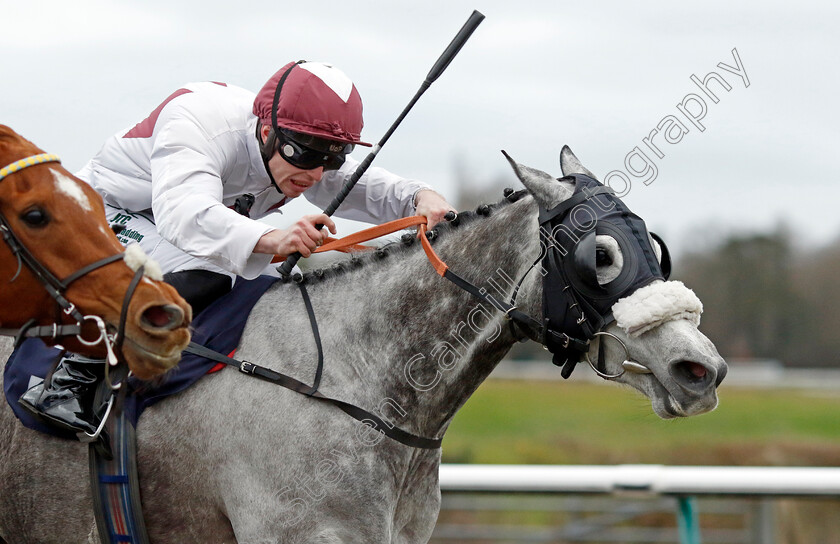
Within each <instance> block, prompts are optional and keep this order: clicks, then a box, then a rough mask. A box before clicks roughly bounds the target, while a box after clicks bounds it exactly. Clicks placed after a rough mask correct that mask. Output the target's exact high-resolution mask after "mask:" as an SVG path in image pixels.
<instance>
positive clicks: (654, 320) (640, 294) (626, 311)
mask: <svg viewBox="0 0 840 544" xmlns="http://www.w3.org/2000/svg"><path fill="white" fill-rule="evenodd" d="M612 311H613V316H614V317H615V321H616V323H617V324H618V326H619V327H621V328H622V329H624V331H625V332H626V333H627V334H629V335H630V336H631V337H635V336H639V335H640V334H642V333H644V332H647V331H649V330H651V329H653V328H655V327H657V326H659V325H661V324H662V323H665V322H666V321H672V320H674V319H687V320H689V321H691V322H692V323H694V325H695V326H696V325H699V324H700V314H702V313H703V303H702V302H700V299H699V298H697V295H695V294H694V291H692V290H691V289H689V288H688V287H686V286H685V285H683V283H682V282H681V281H666V282H661V281H660V282H654V283H651V284H650V285H647V286H645V287H642V288H641V289H637V290H636V291H635V292H634V293H633V294H632V295H630V296H628V297H624V298H622V299H620V300H619V301H618V302H616V303H615V304H614V305H613V308H612Z"/></svg>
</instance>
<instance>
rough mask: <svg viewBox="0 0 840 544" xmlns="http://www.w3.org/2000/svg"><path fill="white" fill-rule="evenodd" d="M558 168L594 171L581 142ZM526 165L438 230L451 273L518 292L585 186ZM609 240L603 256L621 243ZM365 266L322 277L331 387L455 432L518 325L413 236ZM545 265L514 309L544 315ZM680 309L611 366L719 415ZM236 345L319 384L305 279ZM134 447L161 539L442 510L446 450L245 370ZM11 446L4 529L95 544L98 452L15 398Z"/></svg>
mask: <svg viewBox="0 0 840 544" xmlns="http://www.w3.org/2000/svg"><path fill="white" fill-rule="evenodd" d="M561 167H562V169H563V171H564V172H565V173H567V174H568V173H571V172H584V173H585V169H583V167H582V166H581V165H580V163H579V162H578V161H577V159H576V158H575V157H574V155H572V154H571V152H570V151H569V150H568V148H564V151H563V153H562V154H561ZM516 171H517V174H518V175H519V176H520V179H521V181H522V183H523V184H524V185H525V187H526V189H527V190H528V193H529V194H528V195H526V196H525V197H523V198H521V199H519V200H517V201H515V202H507V201H503V202H502V203H500V204H499V205H497V206H492V207H490V209H489V211H490V213H489V214H474V215H472V214H466V215H467V217H464V218H463V219H462V221H461V224H460V225H459V226H457V227H456V226H453V225H444V226H442V227H440V228H439V229H438V231H439V237H438V239H437V241H436V242H435V248H436V251H437V252H438V253H439V254H440V256H441V257H442V258H443V260H444V261H446V263H447V264H448V265H449V267H450V268H451V269H453V270H455V271H457V272H458V273H460V274H461V275H463V276H466V277H467V278H469V279H470V280H471V281H473V282H474V283H476V284H478V285H488V284H493V285H497V286H499V287H500V288H502V289H503V290H505V291H506V292H505V295H506V296H510V294H511V293H512V290H513V287H512V285H511V284H510V283H509V282H508V281H507V280H504V281H503V278H502V276H504V278H520V277H522V276H523V275H526V272H527V271H528V270H529V267H530V266H531V263H533V262H534V260H535V259H536V258H537V256H538V255H539V254H540V246H539V243H538V236H537V221H536V214H537V202H541V203H542V204H543V205H545V206H547V207H551V206H553V205H555V204H557V203H559V202H561V201H563V200H565V199H566V198H568V197H569V195H571V193H572V191H573V189H574V187H573V184H572V183H570V182H569V181H568V180H555V179H553V178H552V177H551V176H549V175H548V174H545V173H543V172H540V171H537V170H534V169H531V168H528V167H525V166H523V165H516ZM600 238H601V237H600V236H599V241H598V245H599V247H601V246H603V247H602V248H601V249H602V250H604V251H614V250H615V248H612V249H611V248H610V247H609V244H607V243H606V242H608V241H604V240H600ZM612 257H613V259H612V262H611V263H610V264H604V265H602V266H600V267H599V268H598V270H597V272H598V277H599V281H607V280H605V278H609V277H610V276H611V275H614V274H615V272H616V271H615V270H614V269H615V267H616V266H620V262H621V258H620V255H612ZM359 264H360V265H359V266H353V265H345V266H342V267H334V268H332V269H330V270H328V271H326V272H325V273H322V274H317V275H316V274H313V275H311V276H310V277H309V279H308V283H307V286H308V290H309V294H310V296H311V298H312V303H313V306H314V311H315V314H316V315H317V318H318V323H319V327H320V331H321V337H322V341H323V349H324V354H325V360H326V363H325V366H324V374H323V379H322V382H321V387H320V390H321V391H322V392H324V394H327V395H329V396H332V397H335V398H339V399H341V400H344V401H347V402H349V403H352V404H355V405H356V406H359V407H363V408H365V409H367V410H369V411H371V412H374V413H376V414H379V415H380V416H381V417H382V418H383V419H384V420H386V421H388V422H390V423H392V424H394V425H396V426H397V427H399V428H402V429H403V430H405V431H407V432H411V433H414V434H416V435H420V436H424V437H440V436H443V433H444V432H445V431H446V429H447V427H448V426H449V424H450V422H451V421H452V418H453V416H454V415H455V413H456V412H457V411H458V409H459V408H460V407H461V406H463V404H464V403H465V402H466V401H467V399H468V398H469V397H470V395H471V394H472V393H473V392H474V391H475V390H476V388H478V386H479V385H480V384H481V383H482V382H483V381H484V379H485V378H486V377H487V376H488V375H489V374H490V372H491V371H492V370H493V368H494V367H495V366H496V364H497V363H498V362H499V361H500V360H501V358H502V357H503V356H504V355H505V353H507V351H508V350H509V349H510V347H511V346H512V345H513V344H514V343H515V341H516V338H515V336H514V332H513V330H512V328H511V327H509V325H508V323H509V322H508V321H507V320H506V319H505V317H504V316H503V315H502V314H501V313H499V312H497V311H495V310H494V309H492V308H490V307H488V306H487V305H486V304H480V303H479V301H478V300H477V299H474V298H473V297H472V296H471V295H469V294H467V293H466V292H464V291H462V290H461V289H459V288H457V287H456V286H454V285H452V284H450V283H449V282H447V281H446V280H444V279H441V278H440V277H439V276H437V275H436V274H435V273H434V271H433V270H432V267H431V266H430V264H429V262H428V260H427V259H426V257H425V255H424V253H423V252H422V251H421V250H420V249H419V248H418V244H416V243H413V244H408V243H406V244H402V243H396V244H393V245H391V246H389V247H388V248H387V249H384V250H381V251H380V252H379V254H378V255H376V256H369V257H361V258H360V262H359ZM536 270H538V269H533V270H532V271H531V272H530V273H528V274H527V275H526V276H525V279H524V281H523V283H522V287H521V289H520V290H519V292H518V294H517V299H516V304H517V306H518V308H519V309H520V310H521V311H523V312H526V313H528V314H529V315H531V316H534V317H535V318H537V319H540V317H541V313H542V305H541V296H542V279H541V275H540V274H539V273H538V272H536ZM613 277H614V276H613ZM659 283H660V284H662V285H667V284H671V283H675V282H665V283H664V284H663V283H662V282H659ZM646 288H647V287H646ZM646 288H643V289H646ZM639 291H641V289H640V290H639ZM686 291H687V290H686ZM633 296H635V293H634V295H633ZM499 298H503V297H502V296H500V297H499ZM630 298H632V297H630ZM625 300H626V299H625ZM621 302H622V301H619V303H621ZM697 303H698V304H699V301H697ZM616 306H618V304H616ZM683 310H685V311H684V312H683V314H673V315H670V317H669V318H667V319H659V321H657V320H656V318H655V317H649V318H645V319H644V320H643V321H645V322H646V323H648V325H649V326H648V327H647V328H646V329H645V330H644V331H643V332H639V330H638V329H636V330H635V331H634V330H632V329H631V328H630V326H628V327H627V328H626V330H625V328H623V327H622V326H620V325H619V324H617V323H613V324H611V325H610V326H609V328H608V329H607V332H610V333H611V334H614V335H615V338H618V339H619V340H621V341H622V342H623V343H624V344H626V346H627V349H628V351H629V353H630V354H631V355H632V358H633V359H634V360H635V361H638V362H640V363H642V365H643V366H641V365H639V366H641V368H640V369H636V371H631V372H622V371H621V369H622V363H623V361H624V359H625V358H626V357H625V354H624V353H623V352H622V351H621V350H620V349H611V350H607V357H606V361H605V363H606V368H604V369H602V371H603V372H604V374H605V375H613V376H615V378H614V379H615V381H617V382H620V383H624V384H627V385H629V386H631V387H633V388H635V389H637V390H639V391H641V392H642V393H644V394H645V395H646V396H648V397H649V398H650V400H651V403H652V407H653V409H654V411H655V412H656V413H657V414H658V415H659V416H660V417H663V418H671V417H677V416H690V415H696V414H700V413H703V412H707V411H709V410H712V409H714V408H715V406H716V405H717V395H716V387H717V385H718V384H719V382H720V380H721V379H722V378H723V375H724V374H725V373H726V365H725V363H724V361H723V360H722V359H721V357H720V356H719V355H718V353H717V351H716V349H715V347H714V346H713V345H712V343H711V342H710V341H709V340H708V339H707V338H706V337H705V336H704V335H703V334H701V333H700V332H699V331H698V329H697V322H698V320H699V319H697V318H696V316H697V315H699V313H698V311H696V309H691V308H683ZM625 313H628V312H625ZM629 313H630V314H632V313H633V312H632V311H631V312H629ZM636 317H638V316H636ZM660 317H661V316H660ZM624 319H625V320H629V321H632V320H633V319H634V317H633V316H632V315H631V316H630V317H625V318H624ZM629 321H628V322H629ZM637 321H638V319H637ZM619 322H621V320H620V319H619ZM593 342H594V343H597V339H596V340H595V341H593ZM593 349H594V348H593ZM7 352H8V350H3V353H2V354H0V355H5V354H7ZM237 356H238V357H240V358H242V359H246V360H249V361H253V362H258V363H259V364H261V365H263V366H267V367H269V368H273V369H275V370H278V371H281V372H284V373H286V374H289V375H291V376H293V377H295V378H297V379H299V380H301V381H303V382H307V383H310V382H311V381H312V379H313V375H314V372H315V366H316V358H317V351H316V346H315V342H314V340H313V336H312V332H311V329H310V324H309V321H308V319H307V314H306V311H305V309H304V304H303V302H302V300H301V295H300V292H299V291H298V289H297V288H296V286H294V284H278V285H275V286H274V287H272V288H271V289H270V290H269V292H268V293H267V294H266V295H264V296H263V298H262V299H261V300H260V302H259V303H258V304H257V306H256V307H255V309H254V310H253V312H252V314H251V316H250V318H249V321H248V325H247V327H246V330H245V333H244V336H243V338H242V341H241V344H240V346H239V349H238V351H237ZM534 417H539V415H538V414H534ZM137 440H138V450H139V453H138V463H139V470H140V479H141V488H142V497H143V507H144V512H145V518H146V524H147V527H148V532H149V536H150V539H151V541H152V542H154V543H161V544H163V543H173V544H174V543H178V544H181V543H185V542H196V543H203V544H211V543H214V544H216V543H217V544H222V543H226V544H227V543H239V544H268V543H281V542H282V543H286V544H303V543H312V544H315V543H319V544H327V543H348V542H352V543H360V544H361V543H365V544H370V543H392V544H407V543H417V542H426V541H428V539H429V538H430V535H431V533H432V530H433V528H434V526H435V521H436V519H437V515H438V510H439V503H440V491H439V485H438V468H439V465H440V459H441V451H440V450H439V449H418V448H412V447H408V446H405V445H403V444H400V443H398V442H396V441H394V440H392V439H391V438H389V437H386V436H383V435H382V434H380V433H379V432H376V431H375V430H374V429H373V428H372V427H371V426H369V425H365V424H363V423H360V422H359V421H357V420H355V419H353V418H351V417H349V416H347V415H346V414H344V413H343V412H341V411H340V410H338V409H336V408H335V407H333V406H331V405H328V404H324V403H321V402H318V401H316V400H313V399H310V398H307V397H305V396H303V395H300V394H297V393H294V392H292V391H289V390H286V389H283V388H281V387H277V386H275V385H273V384H270V383H266V382H263V381H259V380H256V379H253V378H252V377H248V376H245V375H242V374H241V373H239V372H236V371H234V370H225V371H223V372H218V373H215V374H212V375H210V376H206V377H205V378H203V379H202V380H200V381H199V382H198V383H197V384H196V385H195V386H194V387H192V388H191V389H189V390H187V391H185V392H183V393H181V394H179V395H177V396H175V397H172V398H170V399H167V400H166V401H164V402H161V403H159V404H157V405H155V406H153V407H151V408H149V409H148V410H147V411H146V412H145V413H144V415H143V417H142V418H141V420H140V422H139V425H138V431H137ZM0 455H2V459H3V460H4V461H3V463H2V466H0V482H2V487H0V535H2V538H3V539H5V540H6V541H7V542H9V544H12V543H33V544H34V543H41V544H43V543H51V542H55V543H62V544H67V543H81V542H87V543H94V542H98V537H97V536H96V534H97V533H96V529H95V526H94V520H93V514H92V510H91V502H92V501H91V496H90V491H89V489H88V473H87V449H86V447H85V446H82V445H81V444H78V443H73V442H70V441H63V440H58V439H52V438H50V437H47V436H43V435H41V434H38V433H36V432H33V431H30V430H28V429H25V428H23V427H22V426H21V425H20V424H19V423H18V422H17V420H15V418H14V416H13V415H12V413H11V411H10V410H9V409H8V407H7V406H5V404H3V406H2V409H0Z"/></svg>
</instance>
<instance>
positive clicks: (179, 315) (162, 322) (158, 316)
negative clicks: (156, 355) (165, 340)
mask: <svg viewBox="0 0 840 544" xmlns="http://www.w3.org/2000/svg"><path fill="white" fill-rule="evenodd" d="M141 320H142V322H143V324H144V325H146V326H147V327H150V328H153V329H160V330H165V331H170V330H172V329H175V328H177V327H180V326H181V325H182V324H183V322H184V312H183V311H182V310H181V308H179V307H177V306H175V305H174V304H167V305H165V306H150V307H148V308H146V309H145V310H144V311H143V315H142V316H141Z"/></svg>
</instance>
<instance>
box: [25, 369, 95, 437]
mask: <svg viewBox="0 0 840 544" xmlns="http://www.w3.org/2000/svg"><path fill="white" fill-rule="evenodd" d="M105 364H106V363H105V361H104V360H101V359H88V358H86V357H81V356H79V355H75V354H68V355H67V356H66V357H64V358H62V359H61V361H59V363H58V366H56V367H55V370H54V371H53V373H52V375H51V376H47V380H44V381H43V382H42V383H39V384H38V385H35V386H33V387H31V388H29V390H27V391H26V393H24V394H23V395H22V396H21V397H20V405H21V406H23V407H24V408H26V409H27V410H29V411H30V412H32V413H33V414H34V415H35V416H36V417H39V418H41V419H43V420H45V421H46V422H47V423H49V424H51V425H54V426H56V427H58V428H60V429H64V430H67V431H70V432H73V433H78V432H79V431H84V432H86V433H89V434H93V433H94V432H96V428H97V427H98V426H99V422H100V421H101V420H100V417H99V414H96V413H95V412H94V408H93V397H94V394H95V393H96V385H97V384H98V383H99V381H100V380H101V379H102V378H103V376H104V372H105Z"/></svg>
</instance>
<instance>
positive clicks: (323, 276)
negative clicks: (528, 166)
mask: <svg viewBox="0 0 840 544" xmlns="http://www.w3.org/2000/svg"><path fill="white" fill-rule="evenodd" d="M527 194H528V191H527V190H526V189H522V190H519V191H514V190H513V189H510V188H507V189H505V191H504V197H503V198H502V200H500V201H499V202H496V203H495V204H482V205H480V206H478V207H477V208H476V209H475V211H465V212H459V213H458V216H457V217H456V218H455V219H454V220H452V221H443V222H441V223H439V224H437V225H436V226H435V228H433V229H431V230H429V231H428V232H427V233H426V236H427V237H428V238H429V241H430V242H432V243H433V244H434V243H435V241H436V240H438V239H439V238H440V237H442V236H446V235H447V233H449V232H451V231H452V230H454V229H457V228H458V227H460V226H462V225H466V224H470V223H472V222H474V221H476V220H478V219H481V218H483V217H489V216H490V215H491V214H492V213H493V212H494V211H495V210H497V209H499V208H502V207H505V206H507V205H509V204H512V203H514V202H517V201H518V200H520V199H522V197H524V196H526V195H527ZM416 242H417V236H416V235H415V234H414V233H405V234H403V235H402V236H401V237H400V239H399V240H397V241H394V242H390V243H388V244H384V245H382V246H380V247H377V248H376V249H372V250H371V251H365V252H354V253H351V256H350V257H349V258H345V259H341V260H338V261H336V262H334V263H332V264H331V265H329V266H326V267H323V268H318V269H315V270H311V271H308V272H305V273H304V274H302V275H301V274H292V275H291V276H288V277H285V278H282V279H281V280H280V281H281V283H289V282H303V283H314V282H321V281H324V280H328V279H332V278H336V277H339V276H342V275H344V274H346V273H347V272H349V271H353V270H357V269H359V268H362V267H365V266H369V265H370V264H371V263H378V262H381V261H382V260H383V259H385V258H387V257H389V256H391V255H402V254H406V253H408V252H410V251H414V250H415V249H416V248H415V247H413V246H416V245H417V243H416Z"/></svg>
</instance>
